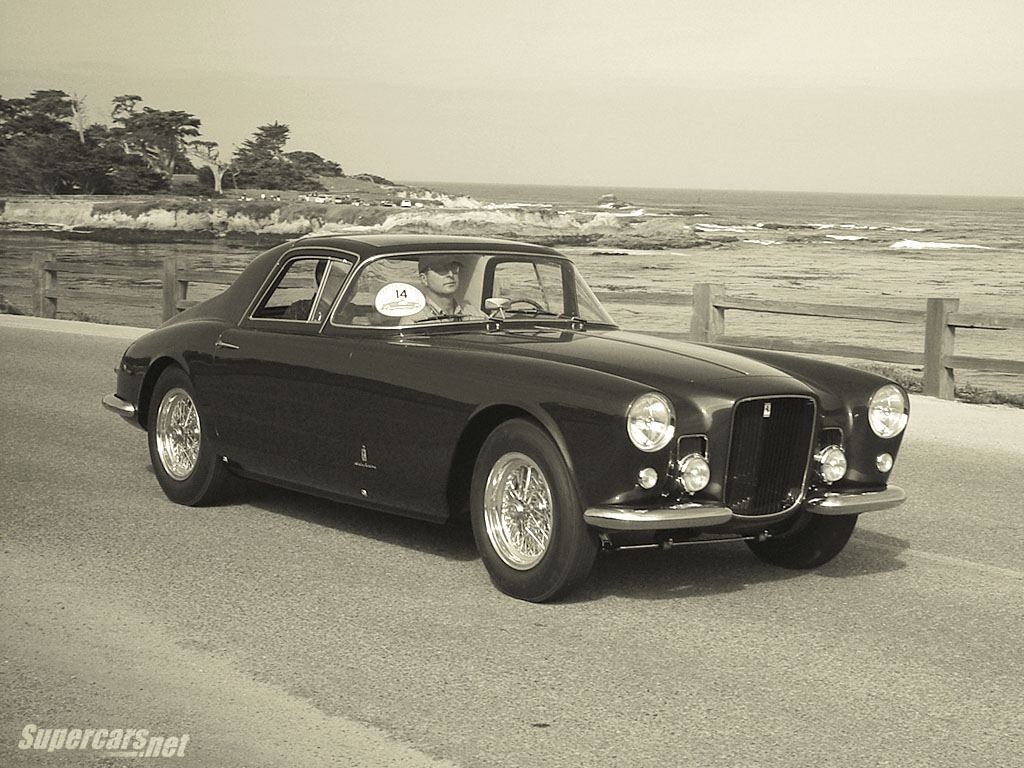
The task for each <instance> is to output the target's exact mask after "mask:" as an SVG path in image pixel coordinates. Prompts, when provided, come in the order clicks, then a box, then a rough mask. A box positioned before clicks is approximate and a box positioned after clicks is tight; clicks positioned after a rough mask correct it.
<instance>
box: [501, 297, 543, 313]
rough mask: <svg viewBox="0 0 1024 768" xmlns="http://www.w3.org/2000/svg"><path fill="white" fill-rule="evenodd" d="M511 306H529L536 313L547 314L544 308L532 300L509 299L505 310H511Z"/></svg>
mask: <svg viewBox="0 0 1024 768" xmlns="http://www.w3.org/2000/svg"><path fill="white" fill-rule="evenodd" d="M513 304H529V305H530V306H531V307H533V308H534V309H536V310H537V311H538V312H547V310H546V309H544V307H542V306H541V305H540V304H538V303H537V302H536V301H534V300H533V299H511V300H510V301H509V303H508V307H507V308H506V309H509V310H510V309H512V305H513Z"/></svg>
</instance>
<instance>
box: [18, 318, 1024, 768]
mask: <svg viewBox="0 0 1024 768" xmlns="http://www.w3.org/2000/svg"><path fill="white" fill-rule="evenodd" d="M44 325H45V324H44ZM57 325H58V327H62V328H68V327H77V328H79V329H86V328H87V326H86V325H84V324H71V323H63V324H57ZM48 327H49V326H48ZM89 330H90V334H91V331H92V330H93V329H91V328H90V329H89ZM101 330H102V329H101ZM107 333H109V334H110V336H109V337H104V336H95V335H85V334H80V333H67V332H60V331H54V330H42V329H39V328H38V327H37V326H36V325H33V326H30V327H25V326H22V325H20V324H17V323H14V322H13V321H11V322H0V371H2V374H0V376H2V383H3V386H2V388H0V505H2V511H0V539H2V541H0V551H2V561H0V562H2V567H0V574H2V592H0V601H2V613H0V620H2V623H0V691H2V692H0V765H3V766H7V765H34V766H49V765H103V766H117V765H138V764H139V763H138V759H136V758H129V757H126V756H125V755H124V752H117V751H116V750H114V751H113V752H108V751H104V750H97V749H94V748H93V746H94V745H95V744H97V743H98V744H99V745H100V746H101V747H102V746H103V745H104V744H105V743H107V742H104V741H102V739H106V738H109V739H116V738H117V737H116V736H114V735H113V733H112V732H113V729H146V730H148V731H149V734H150V735H151V736H152V735H160V736H163V737H165V738H168V739H170V738H172V737H173V738H178V739H179V742H178V743H179V746H180V741H181V739H183V737H184V736H185V735H186V734H187V735H188V739H187V742H186V745H185V747H184V748H183V749H181V750H180V751H181V754H180V755H176V756H173V757H167V758H164V759H162V763H163V764H168V765H181V766H185V765H195V766H227V767H233V766H303V767H305V766H319V765H334V766H349V765H351V766H391V765H394V766H420V765H458V766H502V767H507V766H529V767H532V766H544V767H548V766H552V767H553V766H572V767H573V768H577V767H578V766H619V765H629V766H675V765H678V766H716V767H724V766H729V767H732V766H786V767H790V766H793V767H796V766H814V768H820V766H844V767H849V766H865V767H867V766H871V767H872V768H875V767H877V766H885V765H892V766H928V768H937V767H939V766H950V767H951V768H952V767H955V768H968V767H969V766H986V768H994V767H996V766H1019V765H1020V764H1021V762H1020V761H1021V755H1022V754H1024V729H1022V718H1024V715H1022V713H1024V685H1022V680H1021V650H1020V639H1021V637H1022V636H1024V616H1022V608H1024V600H1022V595H1024V590H1022V587H1024V573H1022V562H1024V559H1022V557H1021V552H1022V549H1024V544H1022V541H1024V536H1022V530H1024V514H1022V512H1024V502H1022V499H1024V473H1022V472H1021V468H1022V466H1024V411H1020V410H1013V409H1007V408H994V407H984V406H968V405H963V404H949V403H942V402H938V401H934V400H927V399H923V398H915V400H914V403H913V410H912V415H911V426H910V429H909V432H908V435H907V438H906V441H905V443H904V450H903V452H902V454H901V455H900V459H899V463H898V464H897V468H896V471H895V476H894V480H895V482H897V483H898V484H900V485H902V486H903V487H904V488H906V490H907V492H908V494H909V497H910V500H909V501H908V502H907V503H906V504H904V505H903V506H902V507H900V508H898V509H896V510H889V511H883V512H874V513H868V514H867V515H865V516H864V517H863V518H862V519H861V521H860V524H859V526H858V528H857V531H856V532H855V534H854V538H853V539H852V541H851V543H850V544H849V545H848V547H847V549H846V550H845V551H844V552H843V554H842V555H840V557H839V558H837V559H836V560H835V561H833V562H832V563H830V564H828V565H826V566H825V567H823V568H821V569H819V570H817V571H814V572H807V573H803V572H800V573H797V572H789V571H783V570H778V569H773V568H770V567H768V566H765V565H762V564H760V563H759V562H758V561H756V560H755V559H754V557H753V556H752V555H751V554H750V553H749V552H748V551H747V549H746V547H744V546H742V545H732V544H730V545H713V546H707V547H683V548H679V549H676V550H673V551H671V552H667V553H663V552H652V551H641V552H630V553H616V554H611V555H605V556H602V557H601V558H599V560H598V563H597V566H596V567H595V569H594V572H593V573H592V575H591V578H590V580H589V581H588V583H587V584H586V586H585V588H584V589H583V590H582V591H581V592H580V593H578V594H577V595H575V596H574V598H573V599H571V600H570V601H568V602H562V603H557V604H553V605H532V604H527V603H523V602H519V601H516V600H512V599H510V598H507V597H504V596H502V595H501V594H499V593H498V592H497V591H496V590H494V589H493V588H492V586H491V585H490V583H489V581H488V580H487V578H486V575H485V573H484V570H483V567H482V565H481V564H480V562H479V559H478V557H477V555H476V553H475V550H474V546H473V541H472V536H471V534H470V533H469V531H468V530H466V529H461V528H442V527H434V526H431V525H428V524H425V523H420V522H415V521H409V520H404V519H399V518H391V517H386V516H377V515H374V514H372V513H369V512H366V511H363V510H359V509H356V508H350V507H345V506H341V505H337V504H331V503H328V502H325V501H322V500H318V499H313V498H309V497H305V496H301V495H298V494H294V493H289V492H285V491H280V490H275V489H272V488H269V487H265V486H260V485H257V484H248V485H247V486H245V487H244V488H243V489H242V490H241V491H240V494H239V495H238V496H237V497H236V498H235V500H234V501H233V502H232V503H230V504H228V505H226V506H220V507H215V508H203V509H193V508H186V507H179V506H175V505H173V504H171V503H170V502H168V501H167V500H166V499H165V497H164V496H163V495H162V493H161V492H160V489H159V487H158V486H157V483H156V481H155V479H154V477H153V473H152V470H151V468H150V466H149V462H148V457H147V453H146V443H145V436H144V435H143V433H142V432H141V431H138V430H133V429H131V428H129V427H128V426H126V425H125V424H123V423H122V422H121V420H120V419H118V418H117V417H116V416H114V415H113V414H110V413H108V412H106V411H105V410H104V409H102V407H101V406H100V398H101V397H102V396H103V395H104V394H106V393H107V392H109V391H111V390H112V387H113V384H114V375H113V367H114V365H115V364H116V362H117V361H118V359H119V357H120V353H121V352H122V350H123V348H124V347H125V345H126V340H124V339H121V338H117V336H118V335H119V334H123V333H124V332H123V331H120V330H117V329H110V330H108V331H107ZM29 725H34V726H36V727H37V728H38V729H39V730H38V731H36V732H32V733H33V735H35V734H38V733H42V729H44V728H56V729H61V728H63V729H75V728H77V729H82V730H83V731H84V729H87V728H89V729H94V730H96V731H99V730H100V729H106V731H107V732H106V733H104V734H103V735H102V737H101V736H99V735H97V736H92V735H90V736H89V737H87V738H88V739H89V742H88V744H87V745H85V748H81V747H80V748H78V749H76V750H75V751H69V750H68V749H66V748H60V749H56V750H55V751H52V752H50V751H46V750H35V749H19V747H18V744H19V742H22V743H23V744H26V745H27V744H28V742H29V741H30V740H31V739H28V738H25V736H26V734H27V733H29V732H26V730H25V729H26V726H29ZM118 735H120V734H118ZM51 738H52V737H51ZM76 741H77V739H76ZM51 743H52V742H51ZM174 743H175V742H173V741H168V742H165V745H164V746H167V745H170V746H172V747H173V745H174Z"/></svg>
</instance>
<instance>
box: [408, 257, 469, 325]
mask: <svg viewBox="0 0 1024 768" xmlns="http://www.w3.org/2000/svg"><path fill="white" fill-rule="evenodd" d="M419 271H420V288H421V289H422V291H423V297H424V298H425V299H426V300H427V304H426V306H425V307H424V308H423V309H421V310H420V311H419V312H417V313H416V314H414V315H412V316H411V317H409V318H407V319H408V321H409V322H412V323H418V322H422V321H424V320H433V319H438V320H441V319H445V320H451V319H455V320H462V319H463V318H470V317H473V316H474V315H475V313H474V312H473V310H472V308H470V307H463V306H462V304H460V303H459V300H458V299H456V298H455V294H456V293H457V292H458V290H459V274H460V272H462V264H461V262H459V261H458V259H453V258H452V257H451V256H449V255H446V254H443V253H436V254H430V255H428V256H421V257H420V261H419Z"/></svg>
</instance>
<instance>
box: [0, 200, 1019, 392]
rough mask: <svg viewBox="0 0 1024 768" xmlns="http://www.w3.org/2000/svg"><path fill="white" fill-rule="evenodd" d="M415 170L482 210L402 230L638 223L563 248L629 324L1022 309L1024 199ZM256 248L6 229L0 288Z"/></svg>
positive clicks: (142, 316) (882, 339)
mask: <svg viewBox="0 0 1024 768" xmlns="http://www.w3.org/2000/svg"><path fill="white" fill-rule="evenodd" d="M410 183H411V184H414V185H416V186H422V187H427V188H430V189H434V190H437V191H439V192H441V193H445V194H447V195H451V196H466V197H470V198H474V199H476V200H479V201H482V207H483V208H484V210H481V211H469V212H468V213H466V212H459V211H454V212H447V211H437V212H432V211H423V212H419V211H413V212H410V211H408V210H403V211H402V212H400V213H399V212H396V221H397V220H398V218H397V217H403V216H404V217H410V216H411V217H412V218H408V219H404V220H403V223H402V225H401V229H402V230H404V231H416V229H415V227H416V226H417V225H418V224H417V219H416V218H415V217H416V216H422V217H423V220H422V222H420V224H422V226H424V227H427V229H426V230H425V231H445V230H444V229H441V230H438V229H437V227H438V226H441V227H448V226H453V227H457V226H466V222H470V223H471V225H472V226H475V222H481V221H483V222H485V223H487V224H488V225H489V226H491V225H493V224H494V222H495V221H498V222H500V226H501V227H504V229H501V230H499V231H500V233H501V234H504V235H507V236H512V237H519V238H520V239H525V240H530V239H537V238H539V237H540V236H541V234H542V233H544V232H545V231H546V230H545V229H544V228H545V227H548V226H549V225H550V221H551V215H552V214H553V213H554V212H566V213H568V214H569V217H568V218H572V219H575V220H576V221H583V222H591V221H594V222H598V223H601V222H603V224H602V226H603V228H604V230H606V231H610V232H613V233H614V232H619V233H623V232H632V233H639V236H629V237H626V238H625V239H623V238H622V237H621V236H620V237H618V239H616V237H614V236H613V237H612V238H611V239H610V240H609V243H610V244H609V245H605V244H603V243H598V244H596V245H573V246H559V248H560V250H562V251H563V252H565V253H567V254H568V255H570V256H571V257H573V259H574V260H575V261H576V262H577V263H578V264H579V266H580V268H581V269H582V271H583V273H584V275H585V276H586V277H587V280H588V282H589V283H590V284H591V285H592V286H593V287H594V288H595V289H596V290H598V291H603V292H615V293H616V294H617V295H619V296H621V300H619V301H616V302H614V303H609V305H608V309H609V311H610V312H611V314H612V316H613V317H614V318H615V319H616V320H617V321H618V322H619V324H620V325H622V326H624V327H627V328H636V329H641V330H643V329H648V330H662V331H666V330H667V331H679V332H686V331H687V330H688V326H689V310H688V309H685V308H684V309H682V310H680V309H674V308H669V307H664V306H659V305H654V304H651V303H650V302H648V301H645V300H644V298H643V296H644V294H645V293H647V292H652V291H653V292H659V293H681V294H689V293H691V291H692V289H693V285H694V284H695V283H700V282H711V283H718V284H721V285H722V286H723V287H724V289H725V291H726V293H727V294H729V295H731V296H736V297H742V298H754V299H772V300H779V301H793V302H814V303H825V304H830V305H833V306H844V305H845V306H850V305H853V306H868V307H885V308H891V307H899V308H908V309H919V310H923V309H924V307H925V302H926V300H927V299H928V298H929V297H941V298H957V299H959V300H960V309H961V311H964V312H978V313H988V314H995V313H1013V314H1018V315H1024V198H982V197H939V196H934V197H933V196H902V195H899V196H898V195H851V194H815V193H790V192H741V191H713V190H710V191H709V190H685V189H679V190H674V189H653V188H615V187H608V188H604V187H573V186H538V185H506V184H502V185H495V184H470V183H466V184H456V183H442V182H429V181H428V182H410ZM608 196H613V198H610V197H608ZM449 215H450V218H444V217H445V216H449ZM467 216H468V217H470V218H467ZM432 217H433V218H432ZM438 217H441V218H438ZM472 217H476V218H472ZM439 222H441V223H440V224H439ZM460 222H461V223H460ZM613 225H614V226H613ZM431 227H433V228H432V229H431ZM453 231H459V230H457V229H455V230H453ZM468 231H469V232H470V233H471V232H473V231H475V230H473V229H472V228H470V229H469V230H468ZM487 233H488V234H493V230H489V231H488V232H487ZM552 234H553V235H554V236H556V237H557V236H558V235H560V234H565V232H564V231H562V232H558V231H552ZM259 250H260V247H258V246H245V245H242V246H240V245H239V244H238V243H231V242H226V241H214V242H210V243H153V242H146V243H130V242H125V243H115V242H94V241H89V240H74V241H67V240H60V239H56V238H51V237H47V236H45V235H39V234H37V235H26V234H22V233H13V232H0V290H2V291H4V292H5V294H6V295H7V298H8V299H9V300H11V301H17V302H19V303H22V304H24V303H26V302H27V301H30V299H29V298H28V297H29V296H30V291H29V289H28V285H27V280H28V270H27V265H28V262H29V260H30V257H31V254H32V253H37V252H45V253H48V254H50V255H51V256H62V257H74V258H80V259H81V260H83V261H88V262H91V263H110V264H134V265H137V266H139V267H140V269H144V270H147V271H151V272H153V274H156V273H157V272H156V270H157V268H158V265H159V260H160V259H161V258H163V257H164V256H167V255H180V256H185V257H187V258H189V259H191V260H193V261H194V262H195V263H196V265H197V266H200V267H201V266H217V267H225V266H226V267H231V266H240V265H243V264H245V263H247V261H248V260H249V259H250V258H251V257H252V256H253V255H255V253H256V252H257V251H259ZM4 284H6V286H7V287H6V288H3V287H2V286H3V285H4ZM140 290H151V291H152V292H153V294H154V306H158V302H159V283H158V281H155V280H154V281H151V284H149V285H144V286H140ZM203 290H204V287H203V286H198V285H197V286H194V287H193V291H192V297H193V298H202V292H203ZM65 306H70V302H68V303H66V304H65ZM85 311H86V312H87V313H88V314H89V315H91V316H94V317H97V319H101V320H105V321H110V322H120V323H125V324H139V325H153V324H155V322H156V321H157V319H158V318H157V317H156V316H155V314H154V312H153V310H145V311H142V310H139V311H135V310H134V309H132V308H127V307H125V308H119V309H118V310H116V312H117V313H116V315H110V316H106V315H104V314H103V312H105V311H106V310H103V309H101V308H93V307H88V306H86V307H85ZM726 331H727V332H728V333H736V334H757V335H765V336H779V337H790V338H800V339H810V340H812V341H814V342H817V343H819V344H820V345H821V350H822V354H827V351H828V347H829V344H830V343H836V342H839V343H846V344H860V345H866V346H875V347H879V348H885V349H897V350H909V351H921V350H923V346H924V334H923V324H922V325H920V326H917V325H906V324H896V323H889V322H869V321H850V320H828V319H823V318H806V317H796V316H788V315H769V314H764V313H753V312H739V311H729V312H728V313H727V316H726ZM956 339H957V340H956V352H957V353H958V354H963V355H970V356H975V357H992V358H1002V359H1009V360H1024V331H992V330H964V329H960V330H958V331H957V337H956ZM957 380H958V382H969V383H972V384H975V385H977V386H981V387H984V388H989V389H997V390H1000V391H1006V392H1013V393H1015V394H1024V376H1015V375H1010V374H1001V373H996V372H984V371H978V372H975V371H958V373H957Z"/></svg>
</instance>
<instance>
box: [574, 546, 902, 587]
mask: <svg viewBox="0 0 1024 768" xmlns="http://www.w3.org/2000/svg"><path fill="white" fill-rule="evenodd" d="M909 546H910V545H909V543H908V542H906V541H904V540H902V539H897V538H895V537H892V536H886V535H884V534H879V533H875V532H872V531H865V532H863V533H854V535H853V538H852V539H851V540H850V543H849V544H848V545H847V547H846V549H844V550H843V552H841V553H840V554H839V555H838V556H837V557H836V559H835V560H832V561H831V562H829V563H826V564H825V565H823V566H820V567H819V568H815V569H812V570H790V569H786V568H779V567H776V566H772V565H768V564H766V563H762V562H761V561H760V560H758V559H757V558H756V557H755V556H754V554H753V553H752V552H751V551H750V550H749V549H748V548H747V546H746V545H745V544H742V543H740V542H729V543H719V544H702V545H687V546H682V547H676V548H673V549H671V550H667V551H659V550H656V549H642V550H625V551H618V552H608V553H603V554H602V555H601V556H600V557H598V559H597V562H596V563H595V565H594V569H593V571H591V574H590V577H589V578H588V580H587V581H586V582H585V583H584V584H583V585H582V587H581V588H580V589H579V590H578V591H577V592H576V593H574V594H573V595H572V596H570V597H569V598H568V600H567V602H591V601H594V600H600V599H602V598H605V597H611V596H615V597H626V598H630V599H636V600H678V599H686V598H701V597H711V596H715V595H723V594H729V593H732V592H740V591H742V590H744V589H747V588H749V587H752V586H755V585H758V584H766V583H771V582H782V581H794V580H797V579H811V578H814V577H826V578H832V579H848V578H854V577H859V576H870V575H875V574H882V573H889V572H892V571H898V570H901V569H903V568H905V567H906V563H905V562H903V560H901V559H900V554H901V552H902V551H903V550H905V549H907V548H908V547H909Z"/></svg>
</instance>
